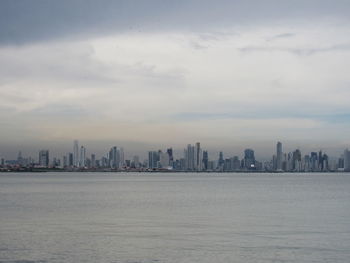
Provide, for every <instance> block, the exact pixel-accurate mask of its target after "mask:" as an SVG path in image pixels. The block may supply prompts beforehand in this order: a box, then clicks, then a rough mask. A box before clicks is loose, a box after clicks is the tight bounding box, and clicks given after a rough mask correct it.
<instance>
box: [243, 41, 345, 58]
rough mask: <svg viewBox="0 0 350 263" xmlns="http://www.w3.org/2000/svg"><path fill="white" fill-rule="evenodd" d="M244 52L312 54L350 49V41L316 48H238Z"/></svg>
mask: <svg viewBox="0 0 350 263" xmlns="http://www.w3.org/2000/svg"><path fill="white" fill-rule="evenodd" d="M238 50H239V51H241V52H244V53H249V52H289V53H293V54H295V55H299V56H311V55H314V54H317V53H324V52H332V51H346V52H348V51H350V43H344V44H338V45H333V46H329V47H315V48H289V47H278V46H275V47H266V46H261V47H259V46H247V47H241V48H238Z"/></svg>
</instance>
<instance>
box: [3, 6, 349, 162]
mask: <svg viewBox="0 0 350 263" xmlns="http://www.w3.org/2000/svg"><path fill="white" fill-rule="evenodd" d="M336 3H337V4H336V5H335V4H334V3H333V2H331V1H323V0H321V1H293V2H290V1H215V3H214V2H212V1H176V2H174V1H98V2H97V1H31V0H29V1H1V8H0V68H1V70H0V125H1V129H0V155H1V156H2V157H6V158H16V156H17V154H18V151H19V150H21V151H22V152H23V153H24V154H30V153H32V152H34V153H37V152H38V151H39V150H40V149H45V148H49V149H50V150H51V152H53V154H54V155H57V156H59V155H61V154H63V153H66V152H67V150H66V149H71V142H72V141H73V140H74V139H76V138H79V140H80V141H83V142H84V144H85V145H89V148H88V149H89V150H91V152H96V153H97V154H100V155H101V154H104V153H105V149H106V148H107V149H108V147H110V146H112V145H118V146H122V147H124V148H125V149H127V150H128V151H127V152H126V154H127V155H128V154H129V153H130V156H131V155H133V154H139V155H142V154H145V153H146V152H147V151H148V150H150V149H154V150H156V149H165V148H166V147H169V146H172V147H174V150H176V149H177V150H179V151H182V149H183V147H184V145H186V144H187V143H191V142H196V141H200V142H201V143H202V144H203V145H205V146H206V148H207V149H208V150H209V152H218V151H224V152H225V153H227V154H240V153H242V151H243V150H244V149H245V148H249V147H250V148H254V149H255V150H256V155H257V156H259V157H260V158H265V159H269V158H270V157H271V154H273V153H274V151H275V143H276V141H278V140H280V141H283V142H284V145H285V148H286V149H289V150H290V151H292V150H295V149H296V148H300V149H301V150H302V151H304V152H311V151H318V150H321V149H322V150H325V151H327V153H328V154H330V155H334V156H339V155H340V154H341V153H342V152H343V151H344V149H345V148H347V147H349V143H350V142H349V132H350V103H349V97H350V88H349V85H350V76H349V74H348V69H349V68H350V52H349V51H350V19H349V15H348V14H349V13H350V6H349V4H348V1H336Z"/></svg>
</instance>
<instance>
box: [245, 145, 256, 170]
mask: <svg viewBox="0 0 350 263" xmlns="http://www.w3.org/2000/svg"><path fill="white" fill-rule="evenodd" d="M244 167H245V168H246V169H248V170H254V169H255V156H254V150H252V149H245V150H244Z"/></svg>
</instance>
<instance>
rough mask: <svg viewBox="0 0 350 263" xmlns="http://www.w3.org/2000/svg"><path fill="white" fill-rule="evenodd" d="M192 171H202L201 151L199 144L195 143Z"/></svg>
mask: <svg viewBox="0 0 350 263" xmlns="http://www.w3.org/2000/svg"><path fill="white" fill-rule="evenodd" d="M194 169H195V170H196V171H200V170H201V169H202V150H201V144H200V143H199V142H197V143H196V146H195V148H194Z"/></svg>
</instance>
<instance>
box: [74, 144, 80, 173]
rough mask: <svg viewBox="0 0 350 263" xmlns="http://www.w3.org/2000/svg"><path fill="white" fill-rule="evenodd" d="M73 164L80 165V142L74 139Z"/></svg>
mask: <svg viewBox="0 0 350 263" xmlns="http://www.w3.org/2000/svg"><path fill="white" fill-rule="evenodd" d="M73 166H75V167H79V142H78V141H77V140H75V141H74V146H73Z"/></svg>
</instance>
